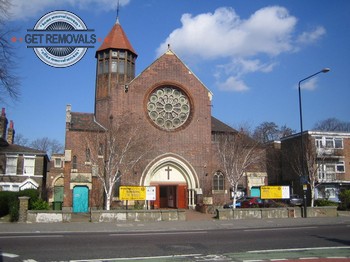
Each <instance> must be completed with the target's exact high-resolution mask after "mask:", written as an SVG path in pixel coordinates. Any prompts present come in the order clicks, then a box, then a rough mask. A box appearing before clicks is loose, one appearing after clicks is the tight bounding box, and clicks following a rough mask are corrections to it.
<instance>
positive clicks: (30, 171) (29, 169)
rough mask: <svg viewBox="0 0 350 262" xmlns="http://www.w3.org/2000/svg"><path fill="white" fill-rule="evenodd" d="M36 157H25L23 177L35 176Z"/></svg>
mask: <svg viewBox="0 0 350 262" xmlns="http://www.w3.org/2000/svg"><path fill="white" fill-rule="evenodd" d="M34 170H35V156H24V161H23V175H26V176H34Z"/></svg>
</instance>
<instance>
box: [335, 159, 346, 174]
mask: <svg viewBox="0 0 350 262" xmlns="http://www.w3.org/2000/svg"><path fill="white" fill-rule="evenodd" d="M336 172H337V173H345V163H344V161H339V162H338V163H337V164H336Z"/></svg>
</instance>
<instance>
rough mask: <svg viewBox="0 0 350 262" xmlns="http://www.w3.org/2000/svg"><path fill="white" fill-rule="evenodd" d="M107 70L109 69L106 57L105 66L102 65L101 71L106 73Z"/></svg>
mask: <svg viewBox="0 0 350 262" xmlns="http://www.w3.org/2000/svg"><path fill="white" fill-rule="evenodd" d="M108 71H109V60H108V59H106V60H105V66H104V70H103V72H104V73H108Z"/></svg>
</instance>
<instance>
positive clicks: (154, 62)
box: [130, 48, 213, 100]
mask: <svg viewBox="0 0 350 262" xmlns="http://www.w3.org/2000/svg"><path fill="white" fill-rule="evenodd" d="M166 56H172V57H174V58H175V59H177V60H178V61H180V62H181V64H183V66H184V67H186V69H187V70H188V72H189V74H191V75H193V76H194V77H195V78H196V79H197V80H198V82H200V83H201V84H202V86H203V87H204V88H205V89H206V90H207V91H208V93H209V96H210V100H211V99H212V96H213V93H212V92H211V91H210V90H209V88H208V87H207V86H206V85H205V84H204V83H203V82H202V81H201V80H200V79H199V78H198V77H197V76H196V75H195V74H194V73H193V72H192V70H191V69H190V68H189V67H188V66H187V65H186V64H185V63H184V62H183V61H182V60H181V59H180V58H179V57H178V56H177V55H176V54H175V53H174V51H173V50H171V49H170V48H169V49H168V50H167V51H166V52H165V53H164V54H163V55H161V56H160V57H158V58H157V59H156V60H155V61H153V63H152V64H150V65H149V66H148V67H146V68H145V69H144V70H143V71H142V72H141V73H140V74H139V75H137V76H136V77H135V78H134V79H133V80H131V82H130V84H131V83H132V82H134V81H136V80H137V79H138V78H139V77H140V76H141V75H142V74H143V73H144V72H145V71H147V70H148V69H149V68H150V67H152V66H153V65H154V64H156V63H158V62H159V61H161V60H162V59H164V58H166Z"/></svg>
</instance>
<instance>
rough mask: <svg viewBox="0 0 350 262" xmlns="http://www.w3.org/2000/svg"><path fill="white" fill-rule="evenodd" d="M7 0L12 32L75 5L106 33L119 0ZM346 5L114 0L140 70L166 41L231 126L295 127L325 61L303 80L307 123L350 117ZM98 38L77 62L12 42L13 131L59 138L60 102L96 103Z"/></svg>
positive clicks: (308, 85)
mask: <svg viewBox="0 0 350 262" xmlns="http://www.w3.org/2000/svg"><path fill="white" fill-rule="evenodd" d="M12 2H13V6H12V8H11V9H10V12H11V18H10V21H9V24H10V26H13V27H14V28H16V29H17V30H16V32H14V33H13V34H12V35H11V39H13V37H16V39H19V38H21V37H22V38H24V37H25V35H26V34H27V30H28V29H33V28H34V26H35V24H36V22H37V21H38V20H39V19H40V18H41V17H42V16H43V15H45V14H46V13H48V12H51V11H55V10H66V11H69V12H72V13H74V14H76V15H77V16H79V17H80V18H81V19H82V20H83V21H84V23H85V25H86V26H87V27H88V28H89V29H94V30H95V34H96V36H97V37H99V38H102V39H103V38H104V37H105V36H106V35H107V34H108V32H109V31H110V30H111V28H112V27H113V25H114V23H115V21H116V16H117V2H118V1H117V0H113V1H112V0H75V1H73V0H60V1H42V0H31V1H26V0H12ZM349 12H350V1H348V0H337V1H329V0H308V1H305V0H283V1H276V0H275V1H273V0H264V1H261V0H215V1H213V0H120V8H119V21H120V24H121V26H122V27H123V29H124V31H125V32H126V34H127V36H128V39H129V40H130V42H131V44H132V46H133V48H134V50H135V51H136V52H137V54H138V59H137V61H136V74H139V73H141V72H142V71H143V70H144V69H146V68H147V67H148V66H149V65H150V64H151V63H152V62H154V60H155V59H157V58H158V57H159V56H160V55H162V54H163V53H164V52H165V51H166V49H167V45H168V44H170V46H171V49H172V50H173V52H174V53H176V54H177V55H178V56H179V57H180V59H182V61H183V62H184V63H185V64H186V65H187V66H188V67H189V68H190V69H191V70H192V71H193V73H194V74H195V75H196V76H197V77H198V78H199V79H200V80H201V81H202V83H204V85H205V86H206V87H207V88H208V89H209V90H210V91H211V92H212V93H213V101H212V115H213V116H214V117H216V118H218V119H219V120H221V121H223V122H224V123H226V124H229V125H231V126H233V127H239V126H242V125H244V126H249V127H251V128H252V129H254V128H255V127H256V126H258V125H259V124H261V123H262V122H266V121H267V122H274V123H276V124H277V125H278V126H282V125H286V126H288V127H290V128H292V129H294V130H296V131H299V130H300V125H299V104H298V103H299V102H298V82H299V81H300V80H302V79H304V78H306V77H308V76H310V75H312V74H314V73H316V72H319V71H320V70H322V69H323V68H330V70H331V71H330V72H328V73H326V74H323V73H321V74H318V75H317V76H316V77H314V78H311V79H310V81H303V82H302V83H301V90H302V106H303V126H304V130H309V129H312V127H313V126H314V124H315V123H316V122H318V121H321V120H325V119H327V118H330V117H335V118H337V119H339V120H341V121H347V122H349V121H350V103H349V98H350V88H349V87H350V74H349V72H348V70H349V68H350V48H349V47H350V30H349V28H350V16H349ZM9 37H10V36H9ZM100 44H101V43H99V42H97V43H96V44H95V47H94V48H89V49H88V51H87V52H86V54H85V56H84V57H83V58H82V59H81V60H80V61H79V62H77V63H76V64H75V65H73V66H70V67H67V68H55V67H50V66H48V65H46V64H44V63H43V62H42V61H41V60H39V58H38V57H37V56H36V55H35V53H34V51H33V49H31V48H27V47H26V43H25V42H23V41H22V42H20V41H14V42H12V45H13V47H14V48H15V51H16V53H17V57H16V59H17V62H18V63H17V69H16V74H17V75H18V76H19V77H20V80H21V87H20V89H21V96H20V99H19V100H18V101H15V102H14V101H9V100H7V103H6V104H3V105H2V107H6V114H7V117H8V119H9V120H13V121H14V126H15V130H16V133H17V134H18V133H20V134H22V135H23V136H24V137H26V138H28V139H29V140H31V141H32V140H35V139H37V138H42V137H49V138H50V139H56V140H58V141H59V142H61V143H62V144H64V138H65V109H66V105H67V104H71V105H72V111H73V112H86V113H93V111H94V95H95V91H94V90H95V76H96V75H95V73H96V59H95V52H96V50H97V49H98V47H99V46H100Z"/></svg>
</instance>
